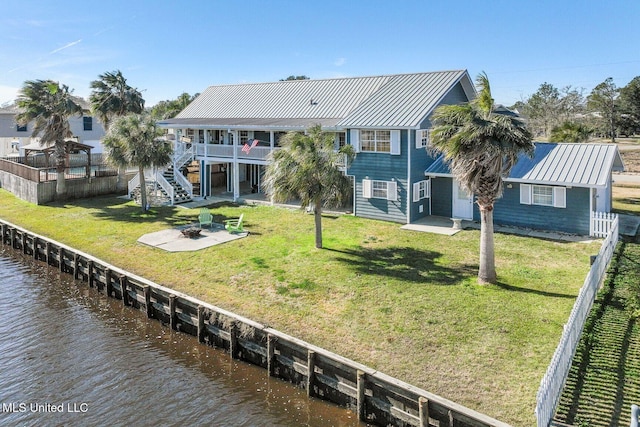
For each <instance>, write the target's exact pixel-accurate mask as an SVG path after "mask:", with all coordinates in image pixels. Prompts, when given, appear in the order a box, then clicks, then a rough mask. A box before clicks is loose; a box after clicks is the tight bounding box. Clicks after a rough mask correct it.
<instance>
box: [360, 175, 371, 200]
mask: <svg viewBox="0 0 640 427" xmlns="http://www.w3.org/2000/svg"><path fill="white" fill-rule="evenodd" d="M372 189H373V181H371V180H370V179H363V180H362V197H364V198H365V199H370V198H371V196H372V195H373V191H372Z"/></svg>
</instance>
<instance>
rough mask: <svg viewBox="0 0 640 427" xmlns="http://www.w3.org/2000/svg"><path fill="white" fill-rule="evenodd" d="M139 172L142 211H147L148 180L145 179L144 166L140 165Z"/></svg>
mask: <svg viewBox="0 0 640 427" xmlns="http://www.w3.org/2000/svg"><path fill="white" fill-rule="evenodd" d="M138 174H139V175H140V205H141V206H142V212H146V211H147V181H146V180H145V179H144V167H142V166H138Z"/></svg>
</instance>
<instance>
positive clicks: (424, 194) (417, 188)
mask: <svg viewBox="0 0 640 427" xmlns="http://www.w3.org/2000/svg"><path fill="white" fill-rule="evenodd" d="M430 183H431V181H429V180H428V179H425V180H423V181H418V182H416V183H414V184H413V201H414V202H417V201H419V200H422V199H426V198H428V197H430V186H429V184H430Z"/></svg>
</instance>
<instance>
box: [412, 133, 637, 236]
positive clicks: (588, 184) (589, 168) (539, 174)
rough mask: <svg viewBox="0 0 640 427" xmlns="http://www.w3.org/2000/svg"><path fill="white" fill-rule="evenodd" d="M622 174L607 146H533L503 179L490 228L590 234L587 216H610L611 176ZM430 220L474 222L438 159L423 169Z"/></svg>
mask: <svg viewBox="0 0 640 427" xmlns="http://www.w3.org/2000/svg"><path fill="white" fill-rule="evenodd" d="M623 169H624V166H623V163H622V158H621V157H620V153H619V151H618V148H617V147H616V146H615V145H612V144H568V143H540V142H538V143H536V148H535V153H534V156H533V158H529V157H527V156H524V155H522V156H521V157H520V159H519V160H518V163H517V164H516V165H515V166H514V168H513V169H512V171H511V174H510V175H509V177H508V178H506V180H505V188H504V194H503V196H502V198H501V199H499V200H498V201H497V202H496V204H495V208H494V213H493V219H494V223H495V224H500V225H511V226H520V227H526V228H532V229H540V230H553V231H561V232H567V233H575V234H581V235H590V234H592V230H591V227H592V221H591V213H592V212H610V211H611V205H612V193H611V185H612V172H613V171H622V170H623ZM425 176H426V177H427V178H428V179H429V181H430V184H431V185H430V187H431V198H430V200H429V201H430V206H429V211H430V213H431V214H432V215H438V216H446V217H456V218H461V219H468V220H476V221H478V220H479V219H480V213H479V211H478V207H477V205H475V203H473V197H472V196H470V195H469V194H467V193H466V192H464V191H463V190H461V189H460V188H459V186H458V185H457V183H456V182H455V180H454V179H453V176H452V175H451V172H450V171H449V168H448V166H447V164H446V162H445V161H444V159H443V157H442V156H441V157H439V158H438V159H436V161H435V162H434V163H432V164H431V165H430V166H429V167H427V169H426V170H425Z"/></svg>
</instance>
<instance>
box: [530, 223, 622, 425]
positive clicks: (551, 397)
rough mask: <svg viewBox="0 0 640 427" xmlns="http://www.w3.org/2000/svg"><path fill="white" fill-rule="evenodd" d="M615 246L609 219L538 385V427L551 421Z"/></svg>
mask: <svg viewBox="0 0 640 427" xmlns="http://www.w3.org/2000/svg"><path fill="white" fill-rule="evenodd" d="M617 243H618V217H617V216H616V217H615V218H613V220H612V223H611V229H610V232H609V235H608V236H607V238H606V239H605V240H604V242H603V243H602V246H601V247H600V251H599V252H598V255H597V256H596V258H595V260H594V262H593V264H592V265H591V270H589V273H588V274H587V277H586V279H585V281H584V284H583V285H582V288H581V289H580V293H579V294H578V298H577V299H576V302H575V304H574V305H573V309H572V310H571V314H570V315H569V320H568V321H567V323H566V324H565V325H564V332H563V334H562V337H561V338H560V343H559V344H558V347H557V348H556V351H555V353H554V355H553V357H552V359H551V363H550V364H549V367H548V368H547V372H546V374H545V376H544V377H543V378H542V381H541V382H540V388H539V389H538V394H537V398H536V418H537V420H538V427H548V426H549V425H550V423H551V421H552V419H553V416H554V414H555V411H556V406H557V404H558V400H559V399H560V395H561V394H562V389H563V388H564V383H565V381H566V379H567V375H568V374H569V369H571V362H572V361H573V356H574V354H575V352H576V348H577V346H578V341H580V335H581V334H582V329H583V328H584V324H585V322H586V320H587V316H588V315H589V311H590V310H591V307H592V305H593V302H594V301H595V298H596V294H597V292H598V289H599V288H600V285H601V284H602V282H603V280H604V275H605V273H606V271H607V267H608V265H609V262H610V261H611V258H612V257H613V252H614V250H615V248H616V245H617Z"/></svg>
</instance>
